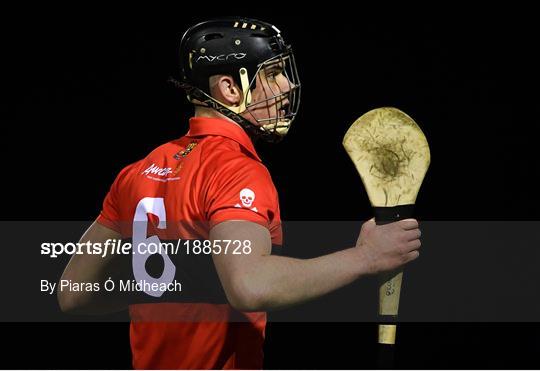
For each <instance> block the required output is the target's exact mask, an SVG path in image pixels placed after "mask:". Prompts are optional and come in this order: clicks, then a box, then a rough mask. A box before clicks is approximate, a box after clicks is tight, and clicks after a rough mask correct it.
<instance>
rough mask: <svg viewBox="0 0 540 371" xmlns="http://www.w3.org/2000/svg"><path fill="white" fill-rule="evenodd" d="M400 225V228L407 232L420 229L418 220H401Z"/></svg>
mask: <svg viewBox="0 0 540 371" xmlns="http://www.w3.org/2000/svg"><path fill="white" fill-rule="evenodd" d="M398 223H399V226H400V227H401V228H403V229H405V230H410V229H416V228H418V220H416V219H412V218H411V219H403V220H400V221H399V222H398Z"/></svg>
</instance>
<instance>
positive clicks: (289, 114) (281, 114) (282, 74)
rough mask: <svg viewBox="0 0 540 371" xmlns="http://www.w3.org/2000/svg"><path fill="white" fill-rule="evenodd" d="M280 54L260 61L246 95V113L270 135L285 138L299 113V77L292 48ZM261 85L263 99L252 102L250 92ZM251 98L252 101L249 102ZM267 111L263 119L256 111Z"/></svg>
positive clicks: (277, 138)
mask: <svg viewBox="0 0 540 371" xmlns="http://www.w3.org/2000/svg"><path fill="white" fill-rule="evenodd" d="M288 49H289V50H288V51H287V52H285V53H283V54H279V55H277V56H275V57H273V58H270V59H268V60H266V61H265V62H263V63H261V64H260V65H259V67H258V69H257V73H256V74H255V76H254V77H253V79H252V81H251V84H250V86H249V92H248V93H247V94H246V95H245V97H244V104H245V106H246V112H247V113H248V114H249V116H250V118H251V121H255V122H256V123H257V124H258V126H259V129H260V130H261V131H262V132H263V133H264V134H265V135H266V136H268V137H272V138H275V139H276V140H280V139H282V138H283V137H284V136H285V135H286V134H287V132H288V131H289V128H290V126H291V124H292V122H293V121H294V119H295V117H296V115H297V114H298V109H299V107H300V79H299V77H298V71H297V69H296V63H295V60H294V54H293V53H292V50H291V49H290V48H288ZM256 84H260V85H261V86H259V91H262V93H263V94H264V96H263V98H262V99H258V100H257V101H253V99H252V97H251V96H250V95H251V91H253V90H254V89H255V86H256ZM248 100H249V102H248ZM261 110H265V111H266V112H265V113H266V114H265V115H264V116H265V117H264V118H258V115H257V114H256V111H261Z"/></svg>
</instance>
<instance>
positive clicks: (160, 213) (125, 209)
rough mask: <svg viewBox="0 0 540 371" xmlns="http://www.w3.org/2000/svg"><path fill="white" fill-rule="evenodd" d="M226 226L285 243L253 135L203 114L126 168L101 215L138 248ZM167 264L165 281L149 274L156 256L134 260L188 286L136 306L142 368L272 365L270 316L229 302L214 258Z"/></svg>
mask: <svg viewBox="0 0 540 371" xmlns="http://www.w3.org/2000/svg"><path fill="white" fill-rule="evenodd" d="M226 220H247V221H252V222H256V223H259V224H262V225H264V226H266V227H267V228H268V229H269V231H270V233H271V237H272V244H273V245H278V246H279V245H281V243H282V236H281V220H280V215H279V203H278V196H277V192H276V189H275V187H274V184H273V182H272V179H271V177H270V174H269V172H268V170H267V169H266V167H265V166H264V165H263V164H262V163H261V160H260V158H259V156H258V155H257V153H256V151H255V149H254V147H253V144H252V142H251V140H250V138H249V137H248V135H247V134H246V133H245V132H244V130H243V129H242V128H241V127H239V126H237V125H235V124H233V123H231V122H229V121H226V120H222V119H213V118H199V117H197V118H192V119H191V120H190V129H189V132H188V133H187V134H186V135H185V136H184V137H182V138H180V139H178V140H174V141H171V142H169V143H166V144H164V145H162V146H160V147H158V148H157V149H155V150H154V151H152V152H151V153H150V154H149V155H148V156H147V157H146V158H145V159H143V160H140V161H138V162H136V163H134V164H131V165H129V166H127V167H126V168H124V169H123V170H122V171H121V172H120V174H119V175H118V176H117V178H116V180H115V181H114V183H113V185H112V186H111V189H110V191H109V193H108V195H107V197H106V198H105V201H104V203H103V210H102V211H101V214H100V215H99V217H98V219H97V221H98V222H99V223H101V224H103V225H105V226H107V227H109V228H112V229H114V230H116V231H118V232H119V233H120V234H121V235H122V237H123V238H132V239H133V245H134V246H135V244H136V242H137V241H140V240H146V241H154V242H155V241H162V240H175V239H184V240H196V239H197V240H204V239H208V235H209V230H210V229H211V228H212V226H214V225H216V224H218V223H220V222H223V221H226ZM137 259H138V260H137ZM141 259H142V261H141ZM197 260H198V261H197ZM163 262H164V263H161V268H160V269H161V270H162V271H163V274H161V277H159V276H160V275H159V274H158V275H157V277H159V278H155V277H156V275H155V274H154V275H150V274H149V273H148V272H146V269H147V265H148V264H147V263H148V257H136V256H135V255H134V258H133V272H134V275H135V277H136V278H137V275H138V276H139V277H141V275H143V276H145V277H148V278H149V279H150V280H154V281H156V280H157V281H159V280H164V279H165V280H169V281H170V280H171V279H172V278H173V277H177V278H178V277H180V280H181V281H182V280H183V281H184V282H181V283H182V292H181V293H179V294H178V295H177V297H176V298H175V299H171V300H170V301H168V300H167V297H165V300H163V298H161V302H159V303H154V302H152V300H151V299H155V298H152V296H157V295H153V294H152V293H149V294H148V298H149V300H148V302H150V303H141V304H132V305H130V308H129V311H130V316H131V319H132V323H131V331H130V339H131V348H132V353H133V366H134V367H135V368H144V369H156V368H157V369H177V368H180V369H193V368H195V369H210V368H225V369H230V368H250V369H254V368H262V346H263V341H264V329H265V325H266V314H265V313H241V312H238V311H236V310H234V309H233V308H232V307H231V306H230V305H229V304H228V303H227V301H226V298H225V295H224V294H223V289H222V287H221V284H220V283H219V279H217V274H216V273H215V268H214V266H213V263H212V260H211V255H206V256H204V254H200V255H197V256H193V255H189V257H186V256H183V257H181V259H177V260H176V261H175V262H173V261H172V260H170V259H169V258H168V257H167V256H163ZM160 273H161V271H160ZM208 277H211V278H210V279H208ZM184 287H186V294H185V295H184ZM183 295H184V296H183ZM171 298H172V296H171ZM178 298H180V299H178Z"/></svg>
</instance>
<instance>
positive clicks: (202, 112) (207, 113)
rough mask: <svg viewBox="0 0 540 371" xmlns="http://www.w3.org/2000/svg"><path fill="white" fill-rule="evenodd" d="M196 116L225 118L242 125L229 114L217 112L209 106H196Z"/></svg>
mask: <svg viewBox="0 0 540 371" xmlns="http://www.w3.org/2000/svg"><path fill="white" fill-rule="evenodd" d="M195 117H208V118H218V119H223V120H225V121H228V122H230V123H232V124H234V125H236V126H240V125H238V124H237V123H236V122H234V121H233V120H231V119H230V118H228V117H227V116H225V115H222V114H221V113H219V112H217V111H216V110H214V109H212V108H208V107H200V106H195Z"/></svg>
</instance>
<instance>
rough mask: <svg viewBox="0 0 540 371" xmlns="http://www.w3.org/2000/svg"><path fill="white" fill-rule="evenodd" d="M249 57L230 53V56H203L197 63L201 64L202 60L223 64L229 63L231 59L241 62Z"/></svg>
mask: <svg viewBox="0 0 540 371" xmlns="http://www.w3.org/2000/svg"><path fill="white" fill-rule="evenodd" d="M246 56H247V53H230V54H220V55H201V56H199V57H198V58H197V60H196V62H199V61H200V60H201V59H202V60H205V61H208V62H216V61H218V62H223V61H228V60H229V59H235V60H241V59H244V58H245V57H246Z"/></svg>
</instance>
